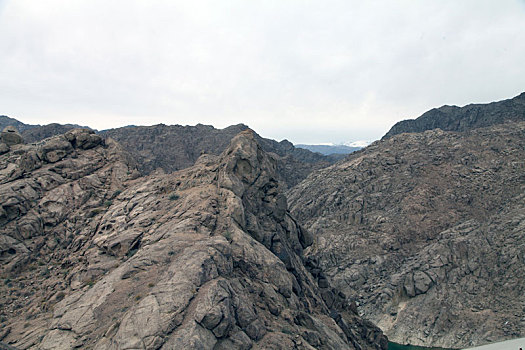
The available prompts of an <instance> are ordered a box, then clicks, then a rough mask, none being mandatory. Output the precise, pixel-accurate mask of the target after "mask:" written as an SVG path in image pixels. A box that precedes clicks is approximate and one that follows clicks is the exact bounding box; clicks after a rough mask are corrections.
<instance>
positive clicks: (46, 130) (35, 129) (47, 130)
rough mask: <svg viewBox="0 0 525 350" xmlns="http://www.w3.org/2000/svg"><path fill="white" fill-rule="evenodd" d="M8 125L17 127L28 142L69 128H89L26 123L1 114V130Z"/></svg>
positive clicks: (58, 133)
mask: <svg viewBox="0 0 525 350" xmlns="http://www.w3.org/2000/svg"><path fill="white" fill-rule="evenodd" d="M7 126H13V127H15V128H16V130H17V131H18V132H20V133H21V134H22V136H23V138H24V141H25V142H26V143H33V142H38V141H41V140H43V139H45V138H48V137H51V136H55V135H60V134H64V133H66V132H68V131H69V130H73V129H75V128H87V127H85V126H79V125H76V124H57V123H51V124H46V125H32V124H25V123H23V122H21V121H19V120H17V119H14V118H10V117H8V116H5V115H0V130H3V129H4V128H6V127H7Z"/></svg>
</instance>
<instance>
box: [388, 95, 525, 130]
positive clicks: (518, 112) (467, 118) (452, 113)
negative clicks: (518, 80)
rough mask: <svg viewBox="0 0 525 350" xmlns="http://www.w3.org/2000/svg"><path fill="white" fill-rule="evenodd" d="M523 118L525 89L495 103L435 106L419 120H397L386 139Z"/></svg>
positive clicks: (483, 125)
mask: <svg viewBox="0 0 525 350" xmlns="http://www.w3.org/2000/svg"><path fill="white" fill-rule="evenodd" d="M522 121H525V92H523V93H522V94H520V95H518V96H516V97H514V98H511V99H508V100H503V101H497V102H492V103H486V104H481V103H479V104H470V105H467V106H464V107H458V106H442V107H439V108H433V109H431V110H430V111H428V112H425V113H424V114H423V115H421V116H420V117H419V118H417V119H409V120H403V121H400V122H398V123H396V124H395V125H394V126H393V127H392V128H391V129H390V130H389V131H388V133H387V134H386V135H385V136H384V137H383V138H384V139H387V138H389V137H392V136H394V135H398V134H401V133H405V132H410V133H413V132H423V131H426V130H433V129H441V130H445V131H468V130H472V129H476V128H483V127H488V126H491V125H495V124H502V123H505V122H522Z"/></svg>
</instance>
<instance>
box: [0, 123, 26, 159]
mask: <svg viewBox="0 0 525 350" xmlns="http://www.w3.org/2000/svg"><path fill="white" fill-rule="evenodd" d="M0 142H1V143H2V144H4V145H6V146H8V147H10V146H14V145H18V144H21V143H24V139H23V138H22V135H20V133H19V132H18V130H16V128H15V127H14V126H6V127H5V128H4V130H3V131H2V133H1V134H0ZM3 148H4V149H5V146H4V147H3ZM5 152H6V151H4V152H3V153H5Z"/></svg>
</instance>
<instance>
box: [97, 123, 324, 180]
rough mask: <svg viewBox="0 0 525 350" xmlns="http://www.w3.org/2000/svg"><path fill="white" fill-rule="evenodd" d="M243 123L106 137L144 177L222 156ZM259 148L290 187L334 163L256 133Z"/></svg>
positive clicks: (122, 131) (136, 129) (114, 132)
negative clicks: (275, 160)
mask: <svg viewBox="0 0 525 350" xmlns="http://www.w3.org/2000/svg"><path fill="white" fill-rule="evenodd" d="M247 129H248V126H246V125H243V124H238V125H232V126H229V127H227V128H224V129H216V128H214V127H213V126H211V125H202V124H197V125H196V126H182V125H164V124H159V125H153V126H130V127H123V128H117V129H111V130H105V131H103V132H102V134H103V135H106V136H109V137H111V138H113V139H115V140H117V141H118V142H119V143H121V144H122V145H123V146H124V147H125V148H126V149H127V150H128V151H129V152H131V153H132V154H133V155H134V156H135V158H136V159H137V160H138V162H139V164H140V169H141V171H142V173H144V174H150V173H152V172H153V171H155V170H156V169H158V168H160V169H162V170H163V171H165V172H166V173H171V172H173V171H177V170H181V169H184V168H187V167H189V166H192V165H193V164H194V163H195V161H196V160H197V159H198V158H199V157H200V156H201V155H202V154H204V153H206V154H211V155H219V154H221V153H222V152H223V151H224V150H225V149H226V148H227V147H228V145H229V144H230V141H231V139H232V138H233V137H234V136H236V135H237V134H238V133H239V132H241V131H243V130H247ZM255 138H256V140H257V143H258V144H259V146H260V147H261V148H262V149H263V150H264V151H265V152H267V153H274V154H276V155H277V156H278V159H279V162H278V163H277V174H278V177H279V180H281V181H282V182H283V183H284V184H285V185H286V186H288V187H292V186H294V185H296V184H297V183H299V182H300V181H301V180H303V179H304V178H305V177H306V176H307V175H308V174H309V173H310V172H311V171H312V170H315V169H320V168H323V167H325V166H328V165H329V164H331V163H332V162H333V161H334V159H332V158H330V157H326V156H323V155H321V154H318V153H313V152H310V151H308V150H305V149H300V148H295V147H294V146H293V144H292V143H290V142H289V141H286V140H284V141H281V142H277V141H274V140H271V139H265V138H262V137H260V136H259V135H257V134H255Z"/></svg>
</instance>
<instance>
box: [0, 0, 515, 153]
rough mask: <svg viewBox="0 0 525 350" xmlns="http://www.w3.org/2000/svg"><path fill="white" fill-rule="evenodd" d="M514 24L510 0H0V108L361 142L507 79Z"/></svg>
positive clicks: (49, 117) (504, 92)
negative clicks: (243, 126)
mask: <svg viewBox="0 0 525 350" xmlns="http://www.w3.org/2000/svg"><path fill="white" fill-rule="evenodd" d="M524 22H525V1H524V0H505V1H500V2H493V1H489V0H482V1H479V0H478V1H475V0H468V1H462V2H456V1H451V0H447V1H440V2H436V1H430V0H422V1H418V2H411V1H409V0H402V1H396V2H389V1H386V0H383V1H376V2H364V1H339V0H338V1H325V2H316V1H295V0H290V1H287V2H279V1H253V2H246V1H240V0H231V1H227V2H220V3H219V2H213V1H209V0H207V1H196V2H191V3H188V2H182V1H165V0H152V1H148V2H143V1H139V0H128V1H120V0H118V1H117V0H109V1H101V0H89V1H88V0H75V1H70V0H68V1H66V0H49V1H46V2H45V3H43V2H32V1H29V0H17V1H13V0H0V52H2V54H1V55H0V74H1V76H2V79H1V80H0V92H1V93H0V114H3V115H7V116H10V117H12V118H16V119H18V120H20V121H22V122H24V123H27V124H48V123H52V122H57V123H62V124H64V123H73V124H79V125H87V126H90V127H92V128H95V129H99V130H101V129H108V128H114V127H120V126H126V125H154V124H159V123H163V124H167V125H173V124H180V125H195V124H198V123H201V124H207V125H213V126H215V127H217V128H224V127H227V126H229V125H234V124H238V123H243V124H246V125H248V126H250V127H251V128H253V129H254V130H255V131H257V132H258V133H259V134H260V135H261V136H264V137H268V138H272V139H276V140H282V139H288V140H290V141H291V142H293V143H296V144H297V143H303V144H322V143H335V144H338V143H342V142H350V141H358V140H367V141H371V140H376V139H379V138H380V137H381V136H383V135H384V134H385V133H386V132H387V131H388V129H389V128H390V127H391V126H392V125H394V124H395V123H396V122H397V121H400V120H404V119H414V118H417V117H418V116H420V115H421V114H422V113H424V112H426V111H427V110H429V109H432V108H435V107H440V106H442V105H445V104H446V105H458V106H463V105H467V104H471V103H488V102H493V101H499V100H503V99H508V98H512V97H514V96H516V95H518V94H519V93H521V92H523V90H524V87H525V66H524V65H523V64H522V60H523V57H525V26H523V23H524Z"/></svg>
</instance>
